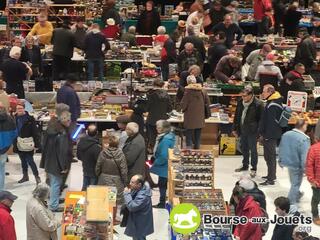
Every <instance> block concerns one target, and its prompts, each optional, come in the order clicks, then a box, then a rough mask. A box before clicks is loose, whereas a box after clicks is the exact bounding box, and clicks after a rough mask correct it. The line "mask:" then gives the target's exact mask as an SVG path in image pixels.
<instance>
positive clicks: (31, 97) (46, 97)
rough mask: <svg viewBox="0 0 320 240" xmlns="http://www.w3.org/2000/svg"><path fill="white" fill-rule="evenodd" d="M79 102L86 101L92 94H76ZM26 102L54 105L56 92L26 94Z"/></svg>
mask: <svg viewBox="0 0 320 240" xmlns="http://www.w3.org/2000/svg"><path fill="white" fill-rule="evenodd" d="M77 94H78V96H79V99H80V102H83V101H87V100H89V98H90V97H91V96H92V92H77ZM25 95H26V100H27V101H29V102H31V103H35V102H37V103H55V102H56V99H57V92H26V93H25Z"/></svg>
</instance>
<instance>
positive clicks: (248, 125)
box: [233, 86, 263, 178]
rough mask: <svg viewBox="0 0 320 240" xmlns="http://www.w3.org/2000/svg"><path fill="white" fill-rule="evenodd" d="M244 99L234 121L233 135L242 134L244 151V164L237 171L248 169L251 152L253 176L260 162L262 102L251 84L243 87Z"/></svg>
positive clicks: (242, 148)
mask: <svg viewBox="0 0 320 240" xmlns="http://www.w3.org/2000/svg"><path fill="white" fill-rule="evenodd" d="M241 96H242V100H240V101H239V102H238V104H237V108H236V113H235V118H234V122H233V135H234V136H236V137H237V136H240V141H241V151H242V156H243V160H242V166H241V167H240V168H237V169H236V170H235V171H236V172H241V171H247V170H248V168H249V157H250V153H251V172H250V175H251V177H252V178H253V177H255V176H256V171H257V164H258V152H257V139H258V127H259V122H260V119H261V115H262V112H263V104H262V102H261V101H260V100H259V99H257V98H256V97H255V96H254V93H253V89H252V87H251V86H247V87H245V88H244V89H243V91H242V93H241Z"/></svg>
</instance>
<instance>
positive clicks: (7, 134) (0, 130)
mask: <svg viewBox="0 0 320 240" xmlns="http://www.w3.org/2000/svg"><path fill="white" fill-rule="evenodd" d="M16 137H17V130H16V125H15V123H14V121H13V120H12V119H11V117H10V116H9V115H8V114H7V112H6V108H5V107H4V105H3V104H2V103H1V102H0V191H2V190H4V178H5V162H6V160H7V157H8V156H7V151H8V149H9V148H10V146H11V144H12V143H13V141H14V139H15V138H16Z"/></svg>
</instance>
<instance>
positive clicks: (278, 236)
mask: <svg viewBox="0 0 320 240" xmlns="http://www.w3.org/2000/svg"><path fill="white" fill-rule="evenodd" d="M274 205H275V207H276V213H277V215H278V217H290V216H291V217H299V216H300V213H299V212H298V211H297V210H296V209H295V206H294V205H292V206H291V208H290V200H289V199H288V198H286V197H278V198H276V199H275V200H274ZM296 226H297V225H293V224H281V225H280V224H276V226H275V227H274V230H273V235H272V238H271V240H291V239H292V233H293V230H294V228H295V227H296Z"/></svg>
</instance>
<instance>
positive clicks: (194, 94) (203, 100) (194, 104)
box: [181, 84, 210, 129]
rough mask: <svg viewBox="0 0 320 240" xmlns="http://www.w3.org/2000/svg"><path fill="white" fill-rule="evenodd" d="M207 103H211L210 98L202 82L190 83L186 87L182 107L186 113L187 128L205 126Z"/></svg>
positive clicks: (185, 124)
mask: <svg viewBox="0 0 320 240" xmlns="http://www.w3.org/2000/svg"><path fill="white" fill-rule="evenodd" d="M205 105H210V99H209V97H208V94H207V93H206V92H205V91H203V89H202V87H201V85H200V84H189V85H188V86H186V87H185V92H184V95H183V98H182V100H181V109H182V112H183V113H184V115H183V116H184V122H183V126H184V128H185V129H198V128H203V127H204V125H205Z"/></svg>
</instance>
